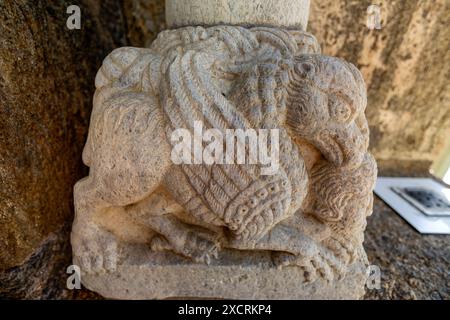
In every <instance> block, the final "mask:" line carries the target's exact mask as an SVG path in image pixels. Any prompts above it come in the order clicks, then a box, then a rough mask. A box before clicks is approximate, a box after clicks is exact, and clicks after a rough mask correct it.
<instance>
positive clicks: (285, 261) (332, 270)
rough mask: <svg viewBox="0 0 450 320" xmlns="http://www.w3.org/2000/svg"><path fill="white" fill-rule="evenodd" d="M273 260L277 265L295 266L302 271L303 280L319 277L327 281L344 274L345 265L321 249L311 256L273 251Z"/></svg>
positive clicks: (307, 280) (313, 279) (338, 278)
mask: <svg viewBox="0 0 450 320" xmlns="http://www.w3.org/2000/svg"><path fill="white" fill-rule="evenodd" d="M273 262H274V264H275V265H276V266H277V267H279V268H282V267H287V266H297V267H300V268H301V269H302V271H303V275H304V277H305V282H307V283H311V282H314V281H315V280H317V279H318V278H319V277H320V278H322V279H324V280H325V281H327V282H331V281H333V280H334V279H337V280H341V279H342V278H343V277H344V275H345V266H346V264H343V263H342V262H341V261H340V260H339V259H337V258H336V257H335V256H333V255H332V254H330V253H329V252H326V251H322V250H321V252H320V253H319V254H316V255H313V256H305V255H294V254H291V253H287V252H274V253H273Z"/></svg>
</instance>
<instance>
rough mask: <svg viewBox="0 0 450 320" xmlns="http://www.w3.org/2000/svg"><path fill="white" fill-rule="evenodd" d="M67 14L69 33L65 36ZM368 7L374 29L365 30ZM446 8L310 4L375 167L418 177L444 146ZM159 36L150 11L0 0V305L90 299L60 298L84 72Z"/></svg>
mask: <svg viewBox="0 0 450 320" xmlns="http://www.w3.org/2000/svg"><path fill="white" fill-rule="evenodd" d="M71 4H78V5H79V6H80V8H81V11H82V20H81V25H82V28H81V30H68V29H67V28H66V19H67V17H68V14H67V13H66V8H67V7H68V6H69V5H71ZM370 4H379V5H380V6H381V13H382V29H381V30H373V31H370V30H369V29H368V28H367V26H366V17H367V14H366V9H367V6H369V5H370ZM449 6H450V2H449V1H447V0H434V1H419V0H408V1H382V2H376V1H375V2H370V1H365V0H363V1H360V0H355V1H350V0H346V1H344V0H338V1H336V0H320V1H319V0H313V1H312V8H311V16H310V25H309V31H310V32H312V33H314V34H315V35H316V37H317V38H318V40H319V42H320V43H321V44H322V48H323V51H324V53H326V54H330V55H335V56H339V57H342V58H345V59H347V60H349V61H351V62H353V63H354V64H356V65H357V66H358V67H359V68H361V70H362V71H363V74H364V77H365V79H366V82H367V85H368V94H369V106H368V109H367V116H368V119H369V123H370V127H371V135H372V137H371V150H372V152H373V153H374V154H375V156H376V157H377V159H378V160H379V163H380V164H381V165H382V168H383V167H384V166H386V167H390V166H391V167H396V166H398V165H401V166H403V167H405V168H407V169H408V170H411V168H415V166H416V164H419V166H420V167H421V168H426V167H427V166H428V165H429V162H430V160H432V159H433V157H435V155H436V154H437V153H438V152H439V149H440V148H442V146H443V144H444V140H445V139H444V138H445V137H449V136H450V110H449V108H450V99H449V94H450V90H449V89H450V88H449V78H450V70H449V66H450V64H449V63H448V61H450V50H448V47H449V43H450V30H449V29H448V25H449V22H450V8H449ZM164 27H165V23H164V2H163V1H162V0H124V1H120V0H79V1H69V0H59V1H51V0H48V1H44V0H28V1H26V0H24V1H12V0H5V1H0V297H9V298H58V297H59V298H60V297H65V298H67V297H73V295H74V294H75V295H81V296H78V297H81V298H83V297H94V296H93V295H87V296H83V294H85V293H79V292H78V291H75V292H68V291H67V290H64V289H63V288H64V287H65V279H66V275H65V268H66V267H67V266H68V265H69V264H70V261H71V253H70V245H69V241H68V239H69V232H70V224H71V222H72V217H73V203H72V186H73V185H74V183H75V182H76V181H77V180H78V179H80V178H81V177H83V176H85V175H86V173H87V171H86V168H85V167H84V166H83V165H82V162H81V150H82V147H83V145H84V142H85V138H86V133H87V128H88V124H89V115H90V111H91V103H92V100H91V99H92V95H93V91H94V77H95V73H96V71H97V69H98V68H99V67H100V65H101V61H102V59H103V58H104V57H105V56H106V55H107V53H108V52H110V51H111V50H112V49H114V48H116V47H120V46H125V45H133V46H145V45H148V44H149V43H150V42H151V41H152V40H153V39H154V37H155V36H156V35H157V33H158V32H159V31H160V30H162V29H164ZM369 227H370V226H369Z"/></svg>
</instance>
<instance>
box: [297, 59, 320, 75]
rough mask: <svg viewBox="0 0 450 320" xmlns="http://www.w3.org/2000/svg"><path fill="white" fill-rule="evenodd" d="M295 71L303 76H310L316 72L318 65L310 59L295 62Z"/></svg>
mask: <svg viewBox="0 0 450 320" xmlns="http://www.w3.org/2000/svg"><path fill="white" fill-rule="evenodd" d="M295 71H296V72H297V73H298V74H299V75H300V76H301V77H303V78H309V77H311V76H313V75H314V74H315V73H316V67H315V66H314V64H312V63H311V62H309V61H301V62H297V63H296V64H295Z"/></svg>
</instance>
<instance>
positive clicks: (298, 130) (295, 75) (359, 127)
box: [286, 54, 369, 166]
mask: <svg viewBox="0 0 450 320" xmlns="http://www.w3.org/2000/svg"><path fill="white" fill-rule="evenodd" d="M366 102H367V99H366V88H365V84H364V80H363V78H362V75H361V73H360V72H359V71H358V69H356V67H355V66H353V65H352V64H350V63H347V62H345V61H343V60H340V59H338V58H333V57H328V56H322V55H314V54H313V55H300V56H297V57H295V58H294V66H293V67H292V68H291V70H290V73H289V84H288V86H287V117H286V123H287V125H288V127H289V128H290V129H291V130H292V131H293V133H294V134H295V135H296V136H297V137H299V138H301V139H304V140H306V141H307V142H309V143H310V144H312V145H313V146H315V147H316V148H317V149H318V150H319V151H320V152H321V153H322V155H323V156H324V157H325V158H326V159H327V160H328V161H329V162H331V163H332V164H334V165H335V166H341V165H348V166H357V165H359V164H360V163H361V161H362V160H363V157H364V154H365V152H366V150H367V147H368V138H369V131H368V126H367V121H366V119H365V117H364V110H365V107H366Z"/></svg>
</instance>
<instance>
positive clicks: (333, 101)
mask: <svg viewBox="0 0 450 320" xmlns="http://www.w3.org/2000/svg"><path fill="white" fill-rule="evenodd" d="M328 109H329V112H330V117H331V118H332V119H333V120H335V121H337V122H347V121H348V120H349V119H350V118H351V116H352V109H351V108H350V106H349V104H348V103H347V102H345V101H343V100H342V99H341V98H339V97H337V96H334V95H332V96H330V98H329V99H328Z"/></svg>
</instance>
